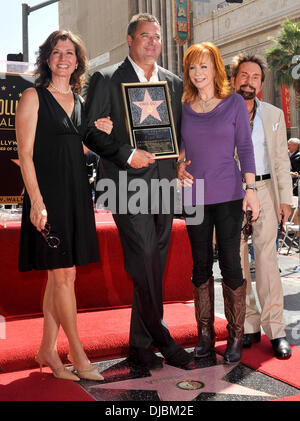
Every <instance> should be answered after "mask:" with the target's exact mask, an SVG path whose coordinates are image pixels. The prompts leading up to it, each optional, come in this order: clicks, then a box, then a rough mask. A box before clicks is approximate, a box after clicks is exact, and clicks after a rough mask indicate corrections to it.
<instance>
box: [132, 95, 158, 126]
mask: <svg viewBox="0 0 300 421" xmlns="http://www.w3.org/2000/svg"><path fill="white" fill-rule="evenodd" d="M162 102H163V101H153V100H152V98H151V96H150V94H149V92H148V90H147V89H146V90H145V97H144V101H136V102H133V104H135V105H137V106H138V107H140V108H141V109H142V114H141V119H140V123H142V122H143V121H144V120H146V118H147V117H148V116H149V115H152V117H154V118H156V119H157V120H159V121H161V118H160V115H159V113H158V111H157V107H159V105H160V104H161V103H162Z"/></svg>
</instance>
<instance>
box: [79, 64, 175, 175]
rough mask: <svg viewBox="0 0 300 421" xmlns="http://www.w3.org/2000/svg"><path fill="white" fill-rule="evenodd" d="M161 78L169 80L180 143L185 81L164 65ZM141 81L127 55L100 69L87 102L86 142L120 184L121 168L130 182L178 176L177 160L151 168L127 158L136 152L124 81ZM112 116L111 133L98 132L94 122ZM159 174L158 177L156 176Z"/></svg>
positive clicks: (161, 79) (95, 74) (156, 164)
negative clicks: (138, 166)
mask: <svg viewBox="0 0 300 421" xmlns="http://www.w3.org/2000/svg"><path fill="white" fill-rule="evenodd" d="M158 78H159V80H160V81H167V82H168V86H169V91H170V97H171V104H172V110H173V117H174V124H175V129H176V133H177V139H178V142H179V143H180V127H181V96H182V90H183V84H182V81H181V79H180V78H179V77H177V76H176V75H174V74H173V73H171V72H169V71H168V70H166V69H163V68H162V67H159V69H158ZM126 82H127V83H130V82H131V83H138V82H139V80H138V77H137V74H136V72H135V71H134V69H133V67H132V65H131V63H130V61H129V60H128V58H126V59H125V60H124V61H123V62H122V63H121V64H117V65H114V66H111V67H109V68H108V69H106V70H105V71H103V72H101V71H99V72H96V73H94V75H93V76H92V77H91V80H90V85H89V90H88V95H87V101H86V106H85V109H86V115H87V117H88V126H89V129H88V136H87V140H86V142H85V143H86V145H87V146H88V148H90V149H91V150H93V151H94V152H96V153H98V154H99V155H100V156H101V158H102V162H103V167H104V173H105V176H106V177H108V178H111V179H113V180H115V182H116V183H118V177H119V171H120V170H126V171H127V177H128V181H130V179H132V178H143V179H144V180H145V181H147V182H150V181H151V179H152V178H153V177H155V178H157V174H158V178H159V179H161V178H167V179H169V180H171V179H173V178H175V177H176V160H175V159H170V158H168V159H160V160H156V162H155V164H151V165H150V166H149V167H147V168H141V169H134V168H131V167H129V165H128V164H126V163H127V160H128V158H129V156H130V154H131V152H132V146H131V145H130V140H129V135H128V132H127V129H126V117H125V108H124V105H123V98H122V90H121V83H126ZM107 116H110V117H111V119H112V121H113V124H114V128H113V131H112V133H111V135H110V136H107V135H105V134H103V133H102V132H100V131H98V130H97V129H96V128H95V126H94V121H95V120H96V119H97V118H100V117H107ZM154 174H156V176H155V175H154Z"/></svg>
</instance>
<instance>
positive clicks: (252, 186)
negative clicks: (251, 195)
mask: <svg viewBox="0 0 300 421" xmlns="http://www.w3.org/2000/svg"><path fill="white" fill-rule="evenodd" d="M245 190H257V187H256V185H255V184H246V189H245Z"/></svg>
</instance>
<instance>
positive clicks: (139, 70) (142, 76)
mask: <svg viewBox="0 0 300 421" xmlns="http://www.w3.org/2000/svg"><path fill="white" fill-rule="evenodd" d="M128 60H129V61H130V63H131V64H132V67H133V69H134V71H135V73H136V75H137V77H138V79H139V81H140V82H141V83H146V82H149V83H150V82H151V83H154V82H159V80H158V65H157V63H156V62H155V63H154V69H153V72H152V75H151V78H150V79H149V80H148V79H147V78H146V76H145V72H144V70H143V69H142V68H141V67H140V66H138V65H137V64H136V62H135V61H133V60H132V58H131V57H130V56H128ZM135 151H136V149H134V150H133V151H132V153H131V155H130V157H129V158H128V160H127V163H128V164H129V165H130V163H131V160H132V156H133V154H134V152H135Z"/></svg>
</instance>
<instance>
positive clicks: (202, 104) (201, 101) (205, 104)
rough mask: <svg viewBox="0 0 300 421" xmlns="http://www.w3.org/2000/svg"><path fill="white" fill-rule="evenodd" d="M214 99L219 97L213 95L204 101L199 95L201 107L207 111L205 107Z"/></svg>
mask: <svg viewBox="0 0 300 421" xmlns="http://www.w3.org/2000/svg"><path fill="white" fill-rule="evenodd" d="M213 99H217V98H216V97H215V96H212V97H211V98H209V99H207V100H206V101H204V99H202V98H201V97H200V95H198V101H199V104H200V106H201V108H202V111H205V108H207V107H209V103H210V101H212V100H213Z"/></svg>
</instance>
